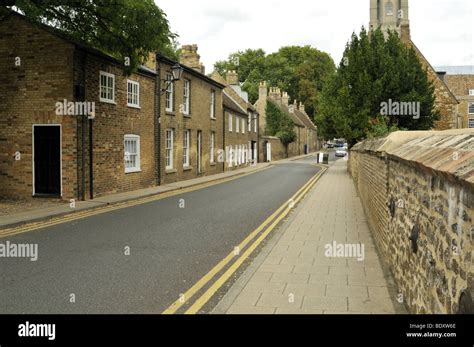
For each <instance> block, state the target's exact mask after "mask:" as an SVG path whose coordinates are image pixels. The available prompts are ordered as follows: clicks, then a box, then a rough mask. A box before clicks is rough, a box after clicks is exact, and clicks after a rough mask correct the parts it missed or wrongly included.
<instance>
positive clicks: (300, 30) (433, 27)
mask: <svg viewBox="0 0 474 347" xmlns="http://www.w3.org/2000/svg"><path fill="white" fill-rule="evenodd" d="M157 4H158V6H160V7H161V8H162V9H163V11H164V12H165V13H167V15H168V19H169V21H170V24H171V28H172V30H173V31H175V32H177V33H178V34H179V35H180V38H179V41H180V42H181V43H182V44H189V43H196V44H198V46H199V53H200V55H201V59H202V61H203V63H204V64H205V65H206V68H207V71H211V70H212V68H213V64H214V63H215V62H216V61H217V60H222V59H226V58H227V57H228V55H229V54H230V53H232V52H235V51H238V50H245V49H247V48H263V49H264V50H265V51H266V52H267V53H271V52H274V51H276V50H278V48H280V47H281V46H286V45H306V44H309V45H312V46H314V47H316V48H318V49H320V50H322V51H325V52H328V53H329V54H330V55H331V56H332V57H333V59H334V60H335V61H336V63H338V62H339V60H340V59H341V57H342V53H343V51H344V47H345V44H346V42H347V41H348V40H349V39H350V36H351V34H352V32H353V31H356V32H358V31H359V30H360V28H361V26H362V25H365V26H368V23H369V1H368V0H364V1H360V0H359V1H354V0H339V1H332V2H329V1H312V2H310V1H307V0H292V1H290V2H288V1H283V0H260V1H259V0H239V1H238V2H237V1H233V2H229V1H222V0H201V1H191V0H168V1H160V2H157ZM473 8H474V1H472V0H430V1H426V0H425V1H415V0H411V1H410V23H411V32H412V38H413V41H414V42H415V43H416V45H417V46H418V47H419V48H420V49H421V51H422V52H423V54H424V55H425V56H426V57H427V59H428V60H429V61H430V62H431V64H432V65H467V64H474V62H473V61H472V56H473V54H474V43H473V31H474V28H473V25H474V24H473V23H474V14H473Z"/></svg>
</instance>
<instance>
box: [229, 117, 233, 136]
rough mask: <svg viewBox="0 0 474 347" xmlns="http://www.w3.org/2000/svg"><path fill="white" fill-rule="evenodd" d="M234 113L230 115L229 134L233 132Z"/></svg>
mask: <svg viewBox="0 0 474 347" xmlns="http://www.w3.org/2000/svg"><path fill="white" fill-rule="evenodd" d="M232 118H233V117H232V113H229V132H232Z"/></svg>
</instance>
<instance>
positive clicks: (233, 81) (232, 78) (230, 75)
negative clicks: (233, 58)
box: [226, 70, 240, 86]
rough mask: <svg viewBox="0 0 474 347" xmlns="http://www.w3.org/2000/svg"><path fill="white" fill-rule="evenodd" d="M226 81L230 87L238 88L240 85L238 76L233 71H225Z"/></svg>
mask: <svg viewBox="0 0 474 347" xmlns="http://www.w3.org/2000/svg"><path fill="white" fill-rule="evenodd" d="M226 81H227V83H229V84H230V85H231V86H238V85H240V83H239V75H238V74H237V72H236V71H235V70H231V71H227V75H226Z"/></svg>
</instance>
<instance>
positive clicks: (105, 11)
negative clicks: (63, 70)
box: [2, 0, 176, 71]
mask: <svg viewBox="0 0 474 347" xmlns="http://www.w3.org/2000/svg"><path fill="white" fill-rule="evenodd" d="M6 9H7V10H8V9H14V10H17V11H19V12H21V13H23V14H24V15H25V16H26V17H28V18H29V19H31V20H33V21H36V22H40V23H43V24H48V25H50V26H53V27H55V28H57V29H59V30H61V31H62V32H64V33H66V34H68V35H69V36H71V37H72V38H75V39H77V40H80V41H83V42H86V43H88V44H90V45H91V46H93V47H95V48H97V49H99V50H102V51H104V52H106V53H108V54H110V55H112V56H114V57H116V58H118V59H120V60H121V61H124V62H125V61H126V60H127V59H126V58H130V59H129V60H130V66H129V67H127V70H129V71H132V70H133V69H135V68H136V67H137V66H138V65H139V64H140V63H142V62H143V61H144V60H145V59H146V58H147V57H148V54H149V53H150V52H155V51H160V52H162V53H163V54H164V55H168V56H171V57H173V58H174V57H175V53H176V41H175V39H176V35H175V34H173V33H171V31H170V27H169V23H168V20H167V19H166V15H165V13H164V12H163V11H162V10H161V9H160V8H159V7H158V6H156V4H155V3H154V1H153V0H70V1H63V0H16V1H7V4H6V6H5V7H3V9H2V10H3V11H2V12H3V14H5V13H6Z"/></svg>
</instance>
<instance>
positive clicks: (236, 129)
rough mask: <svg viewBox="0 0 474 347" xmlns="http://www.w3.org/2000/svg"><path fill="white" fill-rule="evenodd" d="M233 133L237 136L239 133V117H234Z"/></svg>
mask: <svg viewBox="0 0 474 347" xmlns="http://www.w3.org/2000/svg"><path fill="white" fill-rule="evenodd" d="M235 132H236V133H237V134H238V133H239V132H240V117H239V116H237V115H236V116H235Z"/></svg>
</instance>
